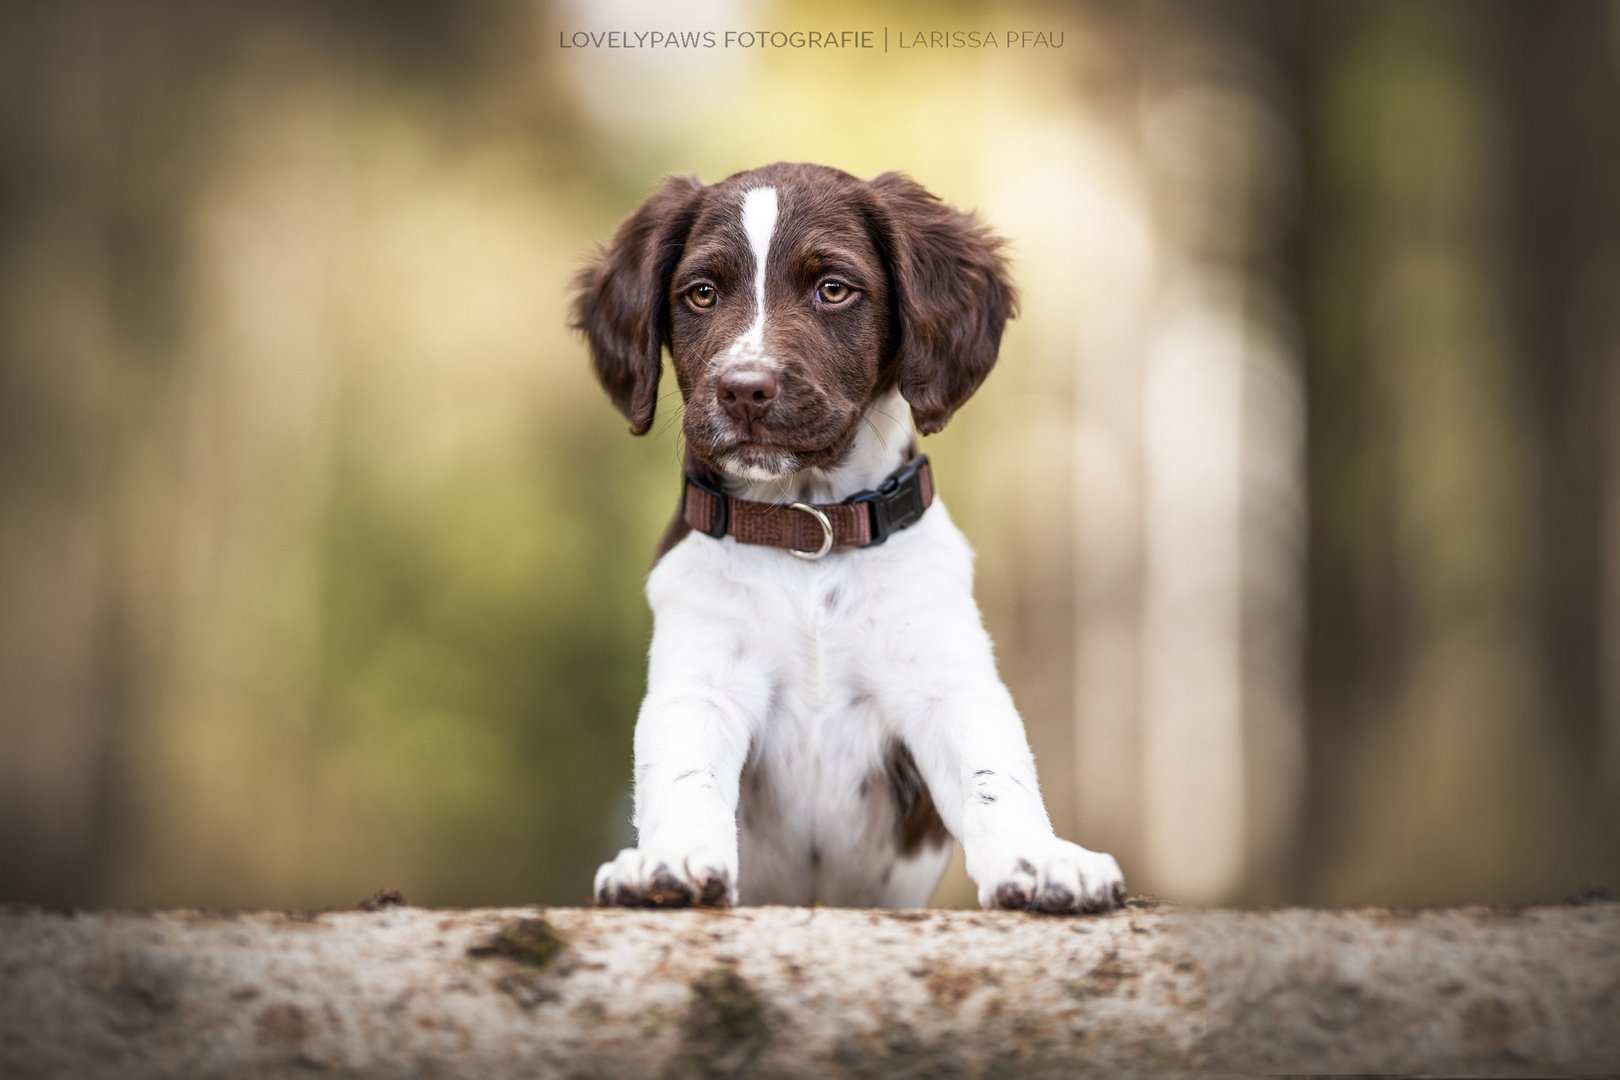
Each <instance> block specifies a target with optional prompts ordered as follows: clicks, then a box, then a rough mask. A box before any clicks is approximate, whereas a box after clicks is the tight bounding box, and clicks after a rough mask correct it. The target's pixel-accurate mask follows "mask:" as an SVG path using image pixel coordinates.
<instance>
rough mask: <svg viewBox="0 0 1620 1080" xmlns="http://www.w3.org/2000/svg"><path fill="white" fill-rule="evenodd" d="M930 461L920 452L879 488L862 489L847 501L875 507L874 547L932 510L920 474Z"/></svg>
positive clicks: (873, 518)
mask: <svg viewBox="0 0 1620 1080" xmlns="http://www.w3.org/2000/svg"><path fill="white" fill-rule="evenodd" d="M927 464H928V458H927V456H926V455H924V454H918V455H917V456H916V457H914V458H912V459H911V460H910V461H908V462H906V463H905V464H904V465H902V466H900V467H899V468H898V469H896V470H894V472H892V473H890V474H889V475H888V476H887V477H886V478H884V481H883V483H882V484H880V485H878V489H877V490H876V491H862V492H860V493H858V494H856V495H851V496H850V497H849V498H848V499H845V500H844V501H845V502H852V503H865V504H866V505H867V506H869V507H871V513H872V543H871V545H870V546H871V547H876V546H877V545H879V544H881V543H883V541H885V540H887V539H888V538H889V537H890V536H892V535H894V534H895V533H897V532H899V531H900V530H901V529H909V528H910V527H911V526H913V525H915V524H916V523H917V519H918V518H920V517H922V516H923V511H924V510H926V509H928V508H927V507H926V506H924V505H923V499H922V485H921V484H919V483H917V474H918V473H920V472H921V471H922V468H923V466H924V465H927Z"/></svg>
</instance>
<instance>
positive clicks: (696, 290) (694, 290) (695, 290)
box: [686, 283, 720, 308]
mask: <svg viewBox="0 0 1620 1080" xmlns="http://www.w3.org/2000/svg"><path fill="white" fill-rule="evenodd" d="M718 299H720V290H718V289H716V288H715V287H714V286H713V285H710V284H708V283H704V284H702V285H694V286H692V287H691V288H690V289H687V290H686V300H687V302H688V303H690V304H691V305H692V306H693V307H695V308H712V307H714V302H715V301H716V300H718Z"/></svg>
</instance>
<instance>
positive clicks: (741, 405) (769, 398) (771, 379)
mask: <svg viewBox="0 0 1620 1080" xmlns="http://www.w3.org/2000/svg"><path fill="white" fill-rule="evenodd" d="M779 389H780V386H779V384H778V383H777V381H776V376H775V375H772V374H771V373H770V372H768V371H759V370H756V369H752V368H738V369H734V370H731V371H728V372H726V373H725V374H724V375H722V376H720V384H719V386H717V387H716V388H715V392H714V393H715V397H717V398H719V399H720V407H721V408H723V409H725V410H726V412H727V413H729V414H730V415H731V418H732V419H733V420H742V421H744V422H745V423H746V422H747V421H750V420H758V419H759V418H760V417H762V416H764V415H765V413H766V412H767V411H768V410H769V409H770V407H771V403H772V402H774V401H775V400H776V392H777V390H779Z"/></svg>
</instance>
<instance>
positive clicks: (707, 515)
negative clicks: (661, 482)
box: [681, 454, 934, 559]
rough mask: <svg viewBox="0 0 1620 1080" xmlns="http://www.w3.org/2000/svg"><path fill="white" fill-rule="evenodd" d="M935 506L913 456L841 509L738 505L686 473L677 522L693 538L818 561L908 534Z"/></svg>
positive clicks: (709, 481)
mask: <svg viewBox="0 0 1620 1080" xmlns="http://www.w3.org/2000/svg"><path fill="white" fill-rule="evenodd" d="M933 502H934V475H933V471H932V470H931V469H930V467H929V465H928V458H926V457H925V456H923V455H921V454H918V455H916V456H915V457H913V458H912V459H911V460H909V461H907V462H906V463H905V464H904V465H902V466H900V467H899V468H898V469H896V470H895V471H894V472H892V473H890V474H889V475H888V476H887V477H885V478H884V481H883V483H881V484H879V485H878V486H877V487H876V488H875V489H873V490H870V491H861V492H857V493H856V494H854V495H851V496H850V497H849V498H847V499H845V500H844V501H843V502H840V503H815V504H811V503H803V502H796V503H764V502H754V501H752V500H750V499H739V498H736V497H734V496H731V495H727V494H726V493H725V492H724V491H722V490H721V489H720V485H719V483H718V482H717V480H716V478H715V477H713V476H712V475H704V474H701V473H699V472H697V471H688V472H687V474H686V481H685V488H684V491H683V494H682V496H681V516H682V517H683V518H685V519H686V523H687V524H688V525H690V526H692V528H694V529H696V530H697V531H698V532H701V533H706V534H708V535H709V536H712V537H714V538H716V539H719V538H720V537H722V536H729V537H732V538H733V539H734V540H736V541H737V542H738V543H741V544H760V545H763V546H765V547H774V548H782V549H784V550H787V551H791V552H793V554H795V555H799V556H802V557H803V558H806V559H819V558H820V557H821V556H823V555H825V554H827V552H828V551H830V550H831V549H833V548H835V547H856V548H859V547H872V546H874V545H877V544H881V543H883V542H884V541H885V540H887V539H888V538H889V537H890V536H891V535H893V534H894V533H897V532H899V531H900V530H901V529H905V528H909V527H910V526H911V525H913V524H914V523H915V522H916V521H917V519H918V518H920V517H922V515H923V511H925V510H927V509H928V508H929V507H930V506H931V505H933Z"/></svg>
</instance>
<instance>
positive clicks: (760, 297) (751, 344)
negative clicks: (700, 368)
mask: <svg viewBox="0 0 1620 1080" xmlns="http://www.w3.org/2000/svg"><path fill="white" fill-rule="evenodd" d="M742 227H743V233H744V234H745V235H746V236H747V237H748V247H749V248H750V249H751V250H752V251H753V253H754V322H753V325H751V326H749V328H748V329H747V330H746V331H744V332H743V335H742V336H741V337H739V338H738V339H737V340H736V341H735V342H733V343H732V346H731V352H732V354H733V355H738V356H741V355H748V356H751V357H753V358H756V359H763V357H764V355H765V262H766V259H767V257H768V256H769V255H770V251H771V235H772V234H773V233H775V232H776V189H775V188H773V187H757V188H750V189H749V190H748V191H746V192H745V193H744V194H743V201H742Z"/></svg>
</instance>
